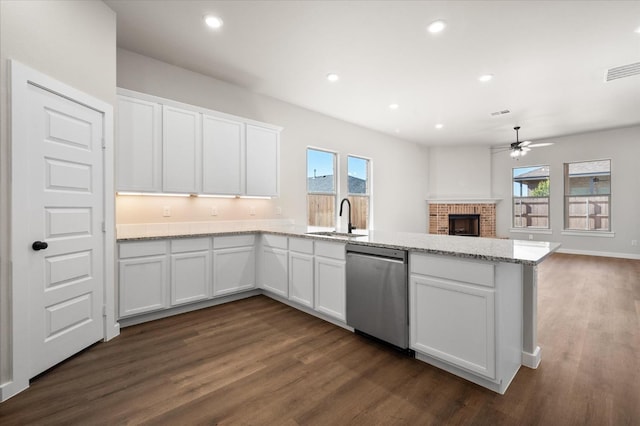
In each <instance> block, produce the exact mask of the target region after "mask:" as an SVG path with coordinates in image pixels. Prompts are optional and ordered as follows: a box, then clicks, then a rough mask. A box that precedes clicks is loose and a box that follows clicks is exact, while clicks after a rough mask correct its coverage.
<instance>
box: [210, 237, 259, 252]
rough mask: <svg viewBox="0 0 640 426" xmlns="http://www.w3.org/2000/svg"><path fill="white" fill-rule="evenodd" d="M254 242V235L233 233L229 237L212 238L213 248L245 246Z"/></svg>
mask: <svg viewBox="0 0 640 426" xmlns="http://www.w3.org/2000/svg"><path fill="white" fill-rule="evenodd" d="M255 242H256V236H255V235H253V234H252V235H233V236H229V237H215V238H214V239H213V248H214V249H222V248H231V247H245V246H252V245H254V244H255Z"/></svg>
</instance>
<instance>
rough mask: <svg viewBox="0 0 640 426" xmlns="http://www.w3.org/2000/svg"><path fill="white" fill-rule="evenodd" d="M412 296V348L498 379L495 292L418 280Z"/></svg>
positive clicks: (437, 280) (412, 282) (416, 277)
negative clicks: (496, 375) (496, 376)
mask: <svg viewBox="0 0 640 426" xmlns="http://www.w3.org/2000/svg"><path fill="white" fill-rule="evenodd" d="M410 292H411V295H410V297H409V300H410V301H411V309H410V311H411V320H410V321H409V323H410V324H411V333H410V334H411V346H412V348H413V349H414V350H417V351H420V352H423V353H425V354H427V355H432V356H434V357H436V358H438V359H441V360H443V361H447V362H449V363H451V364H454V365H456V366H458V367H462V368H464V369H466V370H470V371H473V372H475V373H479V374H481V375H483V376H486V377H488V378H490V379H494V378H495V374H496V358H495V345H496V342H495V323H494V322H495V310H494V298H495V290H494V289H492V288H483V287H480V286H476V285H468V284H462V283H459V282H455V281H451V280H446V279H440V278H434V277H428V276H422V275H412V276H411V279H410ZM453 336H455V338H452V337H453Z"/></svg>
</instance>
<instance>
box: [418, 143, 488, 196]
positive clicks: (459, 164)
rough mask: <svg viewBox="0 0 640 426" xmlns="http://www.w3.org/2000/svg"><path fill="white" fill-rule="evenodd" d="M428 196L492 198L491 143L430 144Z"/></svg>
mask: <svg viewBox="0 0 640 426" xmlns="http://www.w3.org/2000/svg"><path fill="white" fill-rule="evenodd" d="M429 198H434V199H437V198H440V199H468V198H491V150H490V149H489V147H484V146H452V147H449V146H433V147H431V148H429Z"/></svg>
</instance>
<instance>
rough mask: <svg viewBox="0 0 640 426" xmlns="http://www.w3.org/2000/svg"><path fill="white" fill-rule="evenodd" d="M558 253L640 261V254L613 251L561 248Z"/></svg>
mask: <svg viewBox="0 0 640 426" xmlns="http://www.w3.org/2000/svg"><path fill="white" fill-rule="evenodd" d="M557 253H565V254H580V255H583V256H599V257H617V258H620V259H633V260H640V254H635V253H619V252H613V251H594V250H575V249H568V248H561V249H558V250H557Z"/></svg>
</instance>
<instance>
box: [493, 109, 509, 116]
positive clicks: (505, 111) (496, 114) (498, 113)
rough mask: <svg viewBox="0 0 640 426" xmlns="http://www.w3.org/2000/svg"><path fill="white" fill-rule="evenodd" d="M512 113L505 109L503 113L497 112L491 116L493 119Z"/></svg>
mask: <svg viewBox="0 0 640 426" xmlns="http://www.w3.org/2000/svg"><path fill="white" fill-rule="evenodd" d="M510 112H511V111H509V110H508V109H503V110H502V111H496V112H492V113H491V116H492V117H497V116H498V115H504V114H509V113H510Z"/></svg>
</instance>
